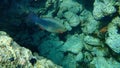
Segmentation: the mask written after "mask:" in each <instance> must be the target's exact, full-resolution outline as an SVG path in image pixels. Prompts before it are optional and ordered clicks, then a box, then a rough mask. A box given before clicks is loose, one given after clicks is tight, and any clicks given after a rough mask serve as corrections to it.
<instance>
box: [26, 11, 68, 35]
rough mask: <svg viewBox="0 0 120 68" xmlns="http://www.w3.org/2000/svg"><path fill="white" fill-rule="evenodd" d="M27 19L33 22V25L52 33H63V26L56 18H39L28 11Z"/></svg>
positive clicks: (64, 29)
mask: <svg viewBox="0 0 120 68" xmlns="http://www.w3.org/2000/svg"><path fill="white" fill-rule="evenodd" d="M27 20H29V21H30V22H33V23H34V24H35V25H37V26H39V27H40V28H42V29H44V30H46V31H48V32H53V33H63V32H65V31H66V28H65V26H64V25H63V24H62V23H60V22H59V21H58V20H56V19H53V18H48V17H44V18H40V17H38V16H37V15H36V14H34V13H30V14H28V16H27Z"/></svg>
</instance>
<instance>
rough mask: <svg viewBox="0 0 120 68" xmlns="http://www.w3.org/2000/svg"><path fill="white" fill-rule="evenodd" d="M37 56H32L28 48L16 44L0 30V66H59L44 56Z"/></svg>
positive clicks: (8, 67)
mask: <svg viewBox="0 0 120 68" xmlns="http://www.w3.org/2000/svg"><path fill="white" fill-rule="evenodd" d="M38 57H39V58H38ZM38 57H37V56H33V55H32V52H31V51H30V50H29V49H26V48H24V47H21V46H20V45H18V44H17V43H16V42H15V41H14V40H13V39H12V38H11V37H9V36H8V34H6V33H5V32H3V31H0V67H1V68H43V67H45V68H50V67H57V68H61V67H60V66H57V65H56V64H54V63H53V62H51V61H50V60H48V59H45V58H44V57H40V56H38ZM40 58H41V59H40Z"/></svg>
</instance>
